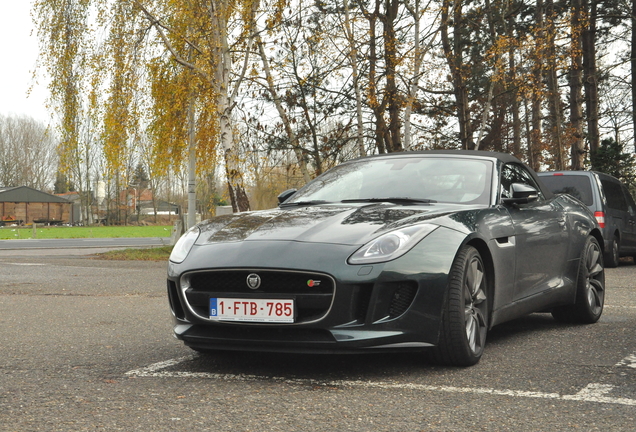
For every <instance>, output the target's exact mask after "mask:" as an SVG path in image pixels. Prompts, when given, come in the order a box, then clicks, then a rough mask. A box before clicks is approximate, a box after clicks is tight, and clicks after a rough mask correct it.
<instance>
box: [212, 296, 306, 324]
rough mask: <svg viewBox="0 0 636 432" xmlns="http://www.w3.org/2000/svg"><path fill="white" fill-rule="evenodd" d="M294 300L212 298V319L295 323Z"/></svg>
mask: <svg viewBox="0 0 636 432" xmlns="http://www.w3.org/2000/svg"><path fill="white" fill-rule="evenodd" d="M294 313H295V311H294V301H293V300H281V299H276V300H267V299H244V298H243V299H241V298H211V299H210V319H213V320H219V321H243V322H269V323H293V322H294Z"/></svg>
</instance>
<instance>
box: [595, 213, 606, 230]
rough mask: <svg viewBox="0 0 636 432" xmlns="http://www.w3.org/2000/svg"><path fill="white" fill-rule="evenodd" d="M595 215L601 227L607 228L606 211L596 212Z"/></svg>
mask: <svg viewBox="0 0 636 432" xmlns="http://www.w3.org/2000/svg"><path fill="white" fill-rule="evenodd" d="M594 217H595V218H596V220H597V221H598V224H599V226H600V227H601V228H605V213H604V212H594Z"/></svg>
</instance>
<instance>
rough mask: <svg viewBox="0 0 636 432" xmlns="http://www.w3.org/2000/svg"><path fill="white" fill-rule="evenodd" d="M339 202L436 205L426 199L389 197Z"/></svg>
mask: <svg viewBox="0 0 636 432" xmlns="http://www.w3.org/2000/svg"><path fill="white" fill-rule="evenodd" d="M340 202H343V203H365V202H368V203H380V202H390V203H395V204H429V203H436V202H437V201H435V200H432V199H426V198H408V197H390V198H356V199H346V200H342V201H340Z"/></svg>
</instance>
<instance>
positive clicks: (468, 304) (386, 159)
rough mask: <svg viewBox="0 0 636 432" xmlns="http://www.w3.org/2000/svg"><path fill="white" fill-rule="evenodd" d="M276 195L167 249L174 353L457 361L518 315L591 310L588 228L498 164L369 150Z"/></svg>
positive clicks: (593, 315) (594, 311) (563, 199)
mask: <svg viewBox="0 0 636 432" xmlns="http://www.w3.org/2000/svg"><path fill="white" fill-rule="evenodd" d="M279 201H280V205H279V208H277V209H272V210H265V211H254V212H246V213H238V214H234V215H229V216H222V217H217V218H213V219H210V220H208V221H205V222H202V223H200V224H198V225H197V226H195V227H193V228H192V229H190V230H189V231H188V232H187V233H186V234H184V235H183V236H182V237H181V239H180V240H179V242H178V243H177V244H176V246H175V248H174V250H173V252H172V255H171V257H170V264H169V267H168V297H169V300H170V307H171V309H172V313H173V315H174V332H175V335H176V337H177V338H178V339H181V340H182V341H183V342H184V343H185V344H186V345H187V346H189V347H191V348H192V349H194V350H196V351H200V352H210V351H216V350H245V351H282V352H306V353H336V352H379V351H381V352H385V351H388V350H420V351H423V352H425V353H427V355H426V357H427V358H428V359H432V360H433V361H435V362H438V363H443V364H448V365H461V366H467V365H472V364H475V363H477V362H478V361H479V360H480V358H481V356H482V354H483V351H484V346H485V344H486V334H487V332H488V330H489V329H490V328H492V326H494V325H497V324H500V323H502V322H505V321H508V320H511V319H514V318H517V317H520V316H523V315H525V314H529V313H532V312H551V313H552V315H553V316H554V317H555V318H556V319H558V320H562V321H568V322H580V323H592V322H596V321H597V320H598V319H599V317H600V316H601V313H602V311H603V301H604V292H605V280H604V269H603V259H602V257H603V250H602V246H601V245H602V241H601V239H602V237H601V234H600V232H599V227H598V224H597V221H596V219H595V218H594V216H593V215H592V214H591V213H590V211H589V209H588V208H587V207H586V206H585V205H583V204H582V203H581V202H579V201H578V200H576V199H575V198H572V197H570V196H568V195H558V196H553V195H552V194H551V193H550V192H549V191H548V190H547V189H546V188H545V187H544V186H543V185H542V184H541V182H540V181H539V179H538V178H537V176H536V174H535V173H534V172H533V171H532V170H531V169H530V168H528V167H527V166H526V165H524V164H523V163H521V162H520V161H519V160H518V159H516V158H514V157H512V156H510V155H507V154H500V153H490V152H477V151H470V152H469V151H426V152H408V153H392V154H388V155H378V156H371V157H367V158H361V159H357V160H353V161H350V162H346V163H343V164H342V165H339V166H337V167H335V168H333V169H331V170H329V171H328V172H326V173H325V174H323V175H321V176H319V177H318V178H316V179H315V180H313V181H311V182H310V183H308V184H307V185H306V186H304V187H303V188H301V189H300V190H298V191H287V192H284V193H283V194H281V196H280V197H279Z"/></svg>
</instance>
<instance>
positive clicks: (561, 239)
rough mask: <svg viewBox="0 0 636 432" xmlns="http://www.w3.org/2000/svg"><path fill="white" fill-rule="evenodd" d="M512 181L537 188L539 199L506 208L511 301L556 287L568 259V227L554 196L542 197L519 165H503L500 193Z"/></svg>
mask: <svg viewBox="0 0 636 432" xmlns="http://www.w3.org/2000/svg"><path fill="white" fill-rule="evenodd" d="M513 183H523V184H526V185H528V186H531V187H533V188H535V189H537V190H538V191H539V199H537V200H536V201H533V202H530V203H528V204H513V205H508V206H506V208H507V209H508V212H509V213H510V217H511V218H512V222H513V230H514V237H515V254H516V256H515V290H514V300H521V299H524V298H526V297H529V296H532V295H534V294H538V293H540V292H543V291H546V290H550V289H553V288H557V287H559V286H561V285H562V283H563V275H564V273H565V270H566V268H567V260H568V244H569V242H568V227H567V220H566V214H565V211H564V209H563V208H562V207H561V206H560V205H559V204H558V202H556V201H555V199H553V198H551V199H546V198H545V197H544V196H543V194H542V193H541V189H540V188H539V186H538V185H537V183H536V182H535V180H534V178H533V177H532V175H531V174H530V173H529V172H528V170H527V169H526V168H525V167H524V166H523V165H520V164H514V163H510V164H505V165H504V166H503V167H502V171H501V194H502V197H507V196H509V194H510V187H511V185H512V184H513Z"/></svg>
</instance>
